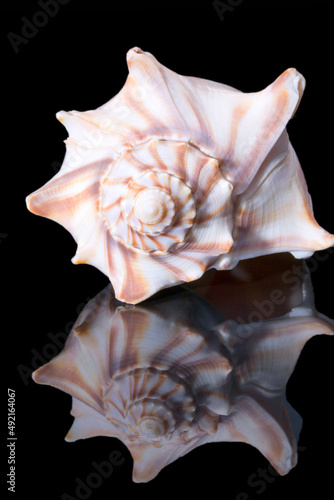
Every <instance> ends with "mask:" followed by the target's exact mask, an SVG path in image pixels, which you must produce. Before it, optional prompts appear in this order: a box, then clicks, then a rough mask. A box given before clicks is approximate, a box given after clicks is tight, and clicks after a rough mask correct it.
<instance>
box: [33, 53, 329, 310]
mask: <svg viewBox="0 0 334 500" xmlns="http://www.w3.org/2000/svg"><path fill="white" fill-rule="evenodd" d="M127 62H128V67H129V76H128V78H127V80H126V82H125V85H124V87H123V88H122V89H121V90H120V92H119V93H118V94H117V95H116V96H115V97H114V98H112V99H111V100H110V101H108V102H107V103H106V104H104V105H102V106H100V107H99V108H97V109H96V110H91V111H85V112H78V111H70V112H64V111H61V112H60V113H58V114H57V117H58V119H59V120H60V121H61V122H62V123H63V124H64V126H65V127H66V128H67V130H68V132H69V138H68V139H67V140H66V141H65V142H66V156H65V159H64V163H63V165H62V168H61V170H60V171H59V172H58V173H57V174H56V175H55V177H54V178H53V179H51V180H50V181H49V182H48V183H47V184H46V185H45V186H43V187H42V188H40V189H39V190H37V191H35V192H34V193H32V194H31V195H30V196H28V198H27V205H28V208H29V210H31V211H32V212H34V213H36V214H38V215H41V216H44V217H48V218H50V219H52V220H55V221H57V222H59V223H60V224H62V225H63V226H64V227H65V228H66V229H67V230H68V231H70V232H71V234H72V235H73V237H74V239H75V240H76V242H77V244H78V249H77V252H76V255H75V256H74V258H73V259H72V261H73V262H74V263H75V264H79V263H88V264H91V265H93V266H95V267H97V268H98V269H100V270H101V271H102V272H103V273H105V274H106V275H107V276H108V277H109V278H110V280H111V283H112V285H113V287H114V289H115V292H116V296H117V298H118V299H119V300H121V301H125V302H128V303H138V302H140V301H142V300H144V299H146V298H148V297H150V296H151V295H153V294H154V293H155V292H157V291H158V290H160V289H162V288H166V287H170V286H173V285H175V284H177V283H181V282H190V281H193V280H196V279H198V278H200V277H201V276H202V275H203V273H204V272H205V271H206V270H208V269H211V268H216V269H219V270H225V269H231V268H233V267H234V266H235V265H236V264H237V263H238V262H239V261H240V260H243V259H247V258H251V257H257V256H261V255H265V254H270V253H279V252H286V251H288V252H291V253H293V255H295V256H296V257H306V256H310V255H311V254H312V253H313V252H314V251H316V250H322V249H325V248H328V247H330V246H332V245H334V236H333V235H331V234H329V233H327V232H326V231H325V230H324V229H322V228H321V227H320V226H319V225H318V224H317V223H316V221H315V219H314V216H313V211H312V203H311V199H310V196H309V193H308V191H307V186H306V182H305V179H304V175H303V172H302V170H301V168H300V165H299V162H298V159H297V156H296V154H295V152H294V150H293V148H292V146H291V144H290V142H289V139H288V136H287V133H286V125H287V123H288V121H289V120H290V118H291V117H292V116H293V115H294V114H295V113H296V110H297V108H298V106H299V103H300V100H301V97H302V94H303V91H304V87H305V80H304V78H303V76H302V75H301V74H300V73H298V71H296V70H295V69H293V68H290V69H288V70H286V71H285V72H284V73H283V74H282V75H281V76H280V77H278V78H277V79H276V80H275V81H274V82H273V83H272V84H271V85H269V86H268V87H266V88H265V89H264V90H262V91H260V92H253V93H243V92H240V91H238V90H235V89H233V88H231V87H229V86H227V85H222V84H219V83H216V82H211V81H208V80H203V79H200V78H193V77H185V76H181V75H178V74H177V73H175V72H173V71H171V70H169V69H168V68H166V67H165V66H163V65H162V64H160V63H159V62H158V61H157V60H156V59H155V58H154V57H153V56H152V54H150V53H148V52H143V51H142V50H141V49H139V48H138V47H135V48H133V49H132V50H130V51H129V52H128V54H127Z"/></svg>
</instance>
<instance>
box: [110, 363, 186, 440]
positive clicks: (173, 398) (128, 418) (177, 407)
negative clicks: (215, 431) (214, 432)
mask: <svg viewBox="0 0 334 500" xmlns="http://www.w3.org/2000/svg"><path fill="white" fill-rule="evenodd" d="M105 404H106V418H107V419H108V420H110V421H112V422H113V423H114V424H116V425H117V426H119V427H120V428H121V429H122V435H124V436H126V438H127V439H128V440H129V441H143V442H152V444H153V445H154V446H159V447H160V446H163V444H164V443H165V442H166V441H169V440H170V439H173V441H175V440H177V441H180V442H186V441H187V438H186V436H185V435H184V436H182V434H183V433H185V432H186V431H188V430H189V429H190V427H191V426H192V422H193V420H194V417H195V410H196V401H195V400H194V397H193V394H192V392H191V389H190V387H189V386H188V385H187V384H186V383H185V381H184V380H182V378H179V377H176V376H175V375H174V376H173V375H172V374H170V373H169V372H168V371H165V372H164V371H159V370H156V369H154V368H152V367H147V368H136V369H134V370H131V371H129V372H127V373H124V374H122V375H121V376H119V377H116V378H115V379H113V380H112V381H111V384H110V387H109V388H108V390H107V392H106V395H105Z"/></svg>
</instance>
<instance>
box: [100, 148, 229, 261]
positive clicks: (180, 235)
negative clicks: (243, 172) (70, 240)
mask: <svg viewBox="0 0 334 500" xmlns="http://www.w3.org/2000/svg"><path fill="white" fill-rule="evenodd" d="M115 178H116V180H115ZM213 184H219V185H220V188H221V190H222V191H224V187H225V186H226V187H225V189H228V188H229V187H230V188H231V186H230V185H229V183H228V182H227V181H226V180H225V179H223V177H222V175H221V172H220V169H219V164H218V162H217V161H216V160H214V159H213V158H210V157H208V156H207V155H205V154H203V153H202V152H200V151H199V150H198V149H197V148H195V147H193V146H190V145H189V144H185V143H181V142H175V141H161V140H155V139H154V140H153V139H152V140H150V141H148V142H147V143H144V144H142V145H140V146H138V147H136V148H131V149H129V150H126V151H125V152H123V153H122V155H121V157H120V158H119V160H118V161H117V162H115V164H112V165H111V166H110V167H109V168H108V169H107V171H106V172H105V174H104V176H103V178H102V179H101V204H100V211H101V215H102V217H103V220H104V223H105V224H106V226H107V229H108V231H109V233H110V235H111V237H112V238H114V239H116V240H117V241H118V242H119V243H121V244H122V245H124V246H125V247H127V248H129V249H132V250H135V251H139V252H141V253H149V254H156V255H164V254H166V253H169V252H172V251H173V249H175V247H176V246H177V247H178V249H180V248H181V246H182V245H181V244H182V243H183V242H184V243H185V242H186V241H188V240H190V241H191V240H192V238H193V237H194V233H195V232H196V230H197V228H198V227H200V226H201V220H200V216H201V207H202V212H203V204H204V205H205V202H206V198H207V197H208V195H209V193H211V196H213V197H214V201H213V200H210V202H211V203H212V204H214V205H215V210H217V209H218V211H222V210H223V209H224V208H225V205H226V201H227V200H226V199H225V198H224V197H221V198H218V191H219V190H218V189H216V190H213V192H212V185H213ZM217 188H218V186H217ZM206 217H208V214H207V215H206ZM180 245H181V246H180Z"/></svg>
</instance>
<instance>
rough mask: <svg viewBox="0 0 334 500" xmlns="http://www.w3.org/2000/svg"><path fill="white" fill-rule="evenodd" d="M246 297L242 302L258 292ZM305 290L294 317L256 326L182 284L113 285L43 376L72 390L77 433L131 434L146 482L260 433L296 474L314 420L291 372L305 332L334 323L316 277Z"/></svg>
mask: <svg viewBox="0 0 334 500" xmlns="http://www.w3.org/2000/svg"><path fill="white" fill-rule="evenodd" d="M223 274H225V273H223ZM256 283H257V282H256V281H255V282H254V288H256V287H257V284H256ZM224 286H225V290H226V285H224ZM259 286H261V285H259ZM240 288H241V289H242V288H243V284H241V285H240ZM220 297H221V301H222V302H224V298H223V297H224V295H222V294H221V295H220ZM239 297H242V298H241V299H240V300H239V307H240V309H241V312H242V309H243V306H244V304H245V303H246V302H247V300H248V302H251V301H252V297H253V295H251V296H248V299H245V296H243V295H242V293H241V294H240V295H239ZM301 297H302V302H301V303H300V304H299V305H298V306H296V307H294V308H293V309H292V310H291V311H289V312H288V313H286V314H284V315H283V316H281V317H277V318H271V319H266V320H265V321H259V322H253V323H249V324H247V325H245V324H244V323H238V322H237V321H235V320H233V319H231V318H227V319H226V318H225V317H224V315H223V314H222V312H221V311H219V310H218V309H217V308H216V307H214V306H213V305H212V304H211V303H210V302H208V301H207V300H205V299H204V298H201V297H200V296H199V295H198V294H196V293H194V292H192V291H184V289H183V288H182V287H176V289H175V291H174V293H173V294H171V295H167V296H163V297H161V298H158V299H155V300H153V301H147V302H146V303H145V304H143V305H140V306H133V305H132V306H131V305H126V306H124V304H123V305H122V303H120V302H119V301H116V300H115V298H114V292H113V290H112V287H111V286H110V285H109V286H108V287H107V288H105V289H104V290H103V291H102V292H100V294H98V296H97V297H96V298H95V299H92V300H91V301H90V302H89V303H88V305H87V306H86V307H85V309H84V310H83V311H82V313H81V314H80V316H79V318H78V320H77V321H76V323H75V325H74V327H73V330H72V332H71V333H70V336H69V338H68V340H67V343H66V345H65V348H64V349H63V351H62V352H61V353H60V354H58V355H57V356H56V357H55V358H54V359H52V360H51V361H50V362H49V363H47V364H46V365H44V366H42V367H41V368H39V369H38V370H37V371H35V372H34V374H33V378H34V380H35V381H36V382H37V383H40V384H48V385H51V386H54V387H57V388H58V389H61V390H63V391H65V392H67V393H69V394H70V395H71V396H72V398H73V404H72V415H73V416H74V417H75V420H74V422H73V425H72V427H71V429H70V431H69V433H68V434H67V436H66V440H67V441H76V440H77V439H82V438H88V437H94V436H101V435H103V436H110V437H117V438H119V439H120V440H122V442H123V443H124V444H125V445H126V446H127V447H128V449H129V450H130V452H131V455H132V457H133V460H134V468H133V480H134V481H135V482H147V481H150V480H151V479H153V478H154V477H155V476H156V475H157V474H158V473H159V472H160V471H161V469H162V468H164V467H165V466H166V465H168V464H169V463H171V462H173V461H175V460H176V459H178V458H179V457H181V456H183V455H185V454H186V453H188V452H189V451H191V450H192V449H194V448H195V447H198V446H200V445H203V444H205V443H210V442H221V441H244V442H245V443H249V444H251V445H252V446H254V447H256V448H257V449H258V450H260V452H261V453H262V454H263V455H264V456H265V457H266V458H267V459H268V460H269V461H270V463H271V464H272V466H273V467H274V468H275V469H276V470H277V472H278V473H279V474H286V473H288V472H289V470H290V469H291V468H292V467H294V466H295V465H296V462H297V451H296V450H297V441H298V434H299V431H300V429H301V425H302V420H301V417H300V416H299V415H298V414H297V413H296V412H295V410H293V408H291V406H290V405H289V403H288V402H287V401H286V397H285V388H286V384H287V381H288V379H289V377H290V375H291V373H292V371H293V369H294V366H295V364H296V362H297V359H298V357H299V354H300V351H301V350H302V348H303V346H304V344H305V342H306V341H307V340H308V339H309V338H311V337H312V336H313V335H316V334H333V333H334V322H333V321H332V320H329V319H328V318H326V317H325V316H323V315H321V314H319V313H317V312H316V311H315V309H314V304H313V302H312V287H311V284H310V281H309V279H305V281H304V284H303V286H302V294H301ZM245 327H247V328H246V329H245ZM245 331H246V332H247V334H245ZM291 419H292V420H293V422H294V424H293V425H292V423H291Z"/></svg>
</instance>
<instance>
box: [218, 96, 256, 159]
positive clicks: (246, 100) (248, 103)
mask: <svg viewBox="0 0 334 500" xmlns="http://www.w3.org/2000/svg"><path fill="white" fill-rule="evenodd" d="M252 105H253V100H252V99H251V98H250V97H248V96H247V95H245V94H243V100H242V102H241V103H240V104H238V105H237V106H235V108H234V109H233V113H232V117H231V125H230V137H229V143H228V146H227V149H226V154H225V155H224V162H226V163H228V162H229V160H230V159H231V158H233V155H234V150H235V144H236V140H237V135H238V130H239V127H240V123H241V121H242V120H243V118H244V117H245V116H246V114H247V113H248V111H249V110H250V108H251V107H252ZM254 105H255V104H254ZM232 168H233V166H232Z"/></svg>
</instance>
